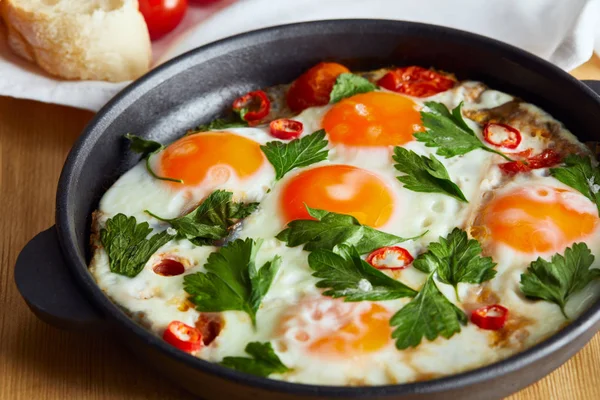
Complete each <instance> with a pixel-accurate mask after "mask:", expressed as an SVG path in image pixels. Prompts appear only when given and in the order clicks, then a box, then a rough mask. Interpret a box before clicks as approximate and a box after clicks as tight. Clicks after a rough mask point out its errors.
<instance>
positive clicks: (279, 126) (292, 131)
mask: <svg viewBox="0 0 600 400" xmlns="http://www.w3.org/2000/svg"><path fill="white" fill-rule="evenodd" d="M269 128H270V130H271V136H273V137H276V138H277V139H283V140H290V139H295V138H297V137H299V136H300V135H302V131H304V125H302V122H300V121H294V120H293V119H287V118H280V119H276V120H275V121H271V123H270V124H269Z"/></svg>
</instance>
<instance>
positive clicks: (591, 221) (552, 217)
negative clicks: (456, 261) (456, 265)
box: [474, 187, 598, 253]
mask: <svg viewBox="0 0 600 400" xmlns="http://www.w3.org/2000/svg"><path fill="white" fill-rule="evenodd" d="M597 224H598V217H597V214H596V209H595V207H593V205H592V204H591V202H589V200H587V199H586V198H585V197H583V196H581V195H580V194H579V193H574V192H571V191H568V190H564V189H558V188H552V187H535V188H522V189H518V190H516V191H514V192H512V193H509V194H507V195H503V196H500V197H497V198H495V199H493V200H492V201H491V202H490V203H489V204H488V205H487V206H486V207H485V208H484V210H483V225H484V227H483V228H484V229H483V230H484V231H485V232H487V233H488V234H489V235H490V237H491V239H492V240H493V241H495V242H502V243H504V244H506V245H508V246H510V247H512V248H513V249H515V250H519V251H521V252H524V253H546V252H562V251H563V250H564V249H565V248H566V247H568V246H570V245H571V244H573V242H576V241H578V240H581V239H582V238H583V237H585V236H586V235H589V234H590V233H592V231H594V230H595V229H596V225H597ZM474 236H478V234H476V233H474Z"/></svg>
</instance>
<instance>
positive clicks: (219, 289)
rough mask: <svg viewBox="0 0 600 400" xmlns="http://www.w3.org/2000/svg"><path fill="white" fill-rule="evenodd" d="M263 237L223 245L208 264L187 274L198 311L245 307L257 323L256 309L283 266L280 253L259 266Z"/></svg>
mask: <svg viewBox="0 0 600 400" xmlns="http://www.w3.org/2000/svg"><path fill="white" fill-rule="evenodd" d="M261 244H262V241H254V240H252V239H246V240H241V239H238V240H236V241H234V242H231V243H229V244H227V245H226V246H223V247H221V248H220V249H219V250H218V251H217V252H215V253H212V254H211V255H210V256H208V260H207V262H206V264H204V268H205V269H206V270H207V271H208V272H207V273H202V272H197V273H195V274H189V275H186V276H184V277H183V288H184V290H185V291H186V292H187V293H188V294H189V295H190V297H189V299H190V301H191V302H192V303H194V304H195V305H196V309H197V310H198V311H203V312H220V311H227V310H236V311H244V312H246V313H247V314H248V315H250V318H251V319H252V323H253V324H254V325H256V312H257V311H258V308H259V307H260V303H261V302H262V299H263V298H264V296H265V295H266V293H267V291H268V290H269V288H270V287H271V283H272V282H273V279H274V278H275V275H276V274H277V271H278V270H279V265H280V264H281V259H280V258H279V257H275V258H273V260H271V261H269V262H267V263H265V264H264V265H263V266H262V267H261V268H260V269H257V268H256V265H255V258H256V253H257V252H258V249H259V248H260V245H261Z"/></svg>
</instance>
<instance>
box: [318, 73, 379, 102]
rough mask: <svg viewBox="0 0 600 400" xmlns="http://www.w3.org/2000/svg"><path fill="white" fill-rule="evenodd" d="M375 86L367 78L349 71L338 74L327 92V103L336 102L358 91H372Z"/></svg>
mask: <svg viewBox="0 0 600 400" xmlns="http://www.w3.org/2000/svg"><path fill="white" fill-rule="evenodd" d="M375 89H377V86H376V85H374V84H373V83H371V82H369V80H368V79H365V78H363V77H362V76H358V75H355V74H351V73H344V74H340V75H338V77H337V79H336V80H335V85H333V89H332V90H331V93H330V94H329V103H337V102H338V101H340V100H342V99H345V98H346V97H350V96H354V95H355V94H359V93H367V92H372V91H373V90H375Z"/></svg>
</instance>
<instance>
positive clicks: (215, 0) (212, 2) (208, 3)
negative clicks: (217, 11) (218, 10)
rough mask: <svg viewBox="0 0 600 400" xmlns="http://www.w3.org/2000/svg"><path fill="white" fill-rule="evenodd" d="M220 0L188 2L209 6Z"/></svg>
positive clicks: (191, 0) (193, 0) (192, 0)
mask: <svg viewBox="0 0 600 400" xmlns="http://www.w3.org/2000/svg"><path fill="white" fill-rule="evenodd" d="M219 1H221V0H190V3H192V4H197V5H199V6H209V5H211V4H214V3H218V2H219Z"/></svg>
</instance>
